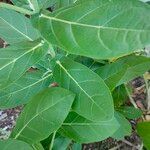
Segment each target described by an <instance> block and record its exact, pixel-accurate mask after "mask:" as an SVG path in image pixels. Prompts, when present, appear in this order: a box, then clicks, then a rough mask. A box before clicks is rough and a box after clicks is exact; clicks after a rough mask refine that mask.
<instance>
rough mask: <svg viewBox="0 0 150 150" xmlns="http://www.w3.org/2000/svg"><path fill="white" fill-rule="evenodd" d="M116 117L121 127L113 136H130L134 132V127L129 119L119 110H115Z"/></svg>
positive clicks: (119, 137) (121, 137)
mask: <svg viewBox="0 0 150 150" xmlns="http://www.w3.org/2000/svg"><path fill="white" fill-rule="evenodd" d="M115 118H116V119H117V121H118V123H119V124H120V127H119V129H118V130H117V131H116V132H115V133H114V134H113V135H112V136H111V137H113V138H115V139H123V138H124V136H129V135H130V134H131V132H132V127H131V124H130V123H129V121H128V120H127V119H126V118H125V117H124V116H123V115H122V114H120V113H119V112H115Z"/></svg>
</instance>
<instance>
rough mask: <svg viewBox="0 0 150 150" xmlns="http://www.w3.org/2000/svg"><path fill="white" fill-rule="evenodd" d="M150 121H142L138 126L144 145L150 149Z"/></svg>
mask: <svg viewBox="0 0 150 150" xmlns="http://www.w3.org/2000/svg"><path fill="white" fill-rule="evenodd" d="M149 131H150V122H141V123H139V124H138V126H137V132H138V134H139V135H140V137H141V138H142V140H143V143H144V146H145V147H146V148H147V150H150V142H149V139H150V132H149Z"/></svg>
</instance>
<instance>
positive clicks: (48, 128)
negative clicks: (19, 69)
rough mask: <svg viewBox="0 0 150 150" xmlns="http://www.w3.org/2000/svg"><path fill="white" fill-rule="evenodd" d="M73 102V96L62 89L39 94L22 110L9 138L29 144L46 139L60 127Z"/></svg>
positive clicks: (53, 89) (47, 90)
mask: <svg viewBox="0 0 150 150" xmlns="http://www.w3.org/2000/svg"><path fill="white" fill-rule="evenodd" d="M73 100H74V94H73V93H71V92H69V91H67V90H65V89H62V88H50V89H46V90H44V91H42V92H40V93H39V94H37V95H36V96H34V97H33V98H32V99H31V101H30V102H29V103H28V105H27V106H26V107H25V109H24V110H23V112H22V114H21V115H20V117H19V119H18V120H17V124H16V127H15V128H14V130H13V131H12V134H11V137H12V138H14V139H20V140H23V141H25V142H27V143H30V144H33V143H37V142H39V141H41V140H43V139H45V138H47V137H48V136H49V135H50V134H51V133H53V132H54V131H56V130H57V129H58V128H59V127H60V126H61V125H62V123H63V121H64V120H65V118H66V117H67V115H68V113H69V110H70V108H71V105H72V102H73Z"/></svg>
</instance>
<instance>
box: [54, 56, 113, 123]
mask: <svg viewBox="0 0 150 150" xmlns="http://www.w3.org/2000/svg"><path fill="white" fill-rule="evenodd" d="M54 78H55V80H56V82H57V83H58V84H59V85H60V86H62V87H64V88H66V89H69V90H71V91H72V92H74V93H76V95H77V96H76V100H75V102H74V104H73V110H75V111H76V112H77V113H78V114H80V115H82V116H84V117H85V118H87V119H89V120H92V121H97V122H98V121H102V120H110V119H112V117H113V111H114V109H113V100H112V96H111V93H110V91H109V89H108V87H107V86H106V85H105V83H104V81H103V80H102V79H101V78H100V77H99V76H98V75H97V74H96V73H94V72H93V71H91V70H90V69H89V68H87V67H86V66H84V65H82V64H79V63H77V62H74V61H72V60H70V59H68V58H64V59H62V61H61V62H59V61H58V62H57V66H56V67H55V69H54ZM85 106H86V109H85Z"/></svg>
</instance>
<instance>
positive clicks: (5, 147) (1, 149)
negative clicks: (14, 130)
mask: <svg viewBox="0 0 150 150" xmlns="http://www.w3.org/2000/svg"><path fill="white" fill-rule="evenodd" d="M17 149H18V150H33V149H32V147H31V146H30V145H28V144H27V143H25V142H23V141H19V140H15V139H8V140H0V150H17Z"/></svg>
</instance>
